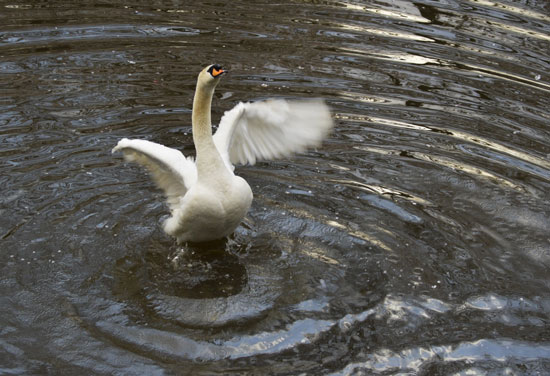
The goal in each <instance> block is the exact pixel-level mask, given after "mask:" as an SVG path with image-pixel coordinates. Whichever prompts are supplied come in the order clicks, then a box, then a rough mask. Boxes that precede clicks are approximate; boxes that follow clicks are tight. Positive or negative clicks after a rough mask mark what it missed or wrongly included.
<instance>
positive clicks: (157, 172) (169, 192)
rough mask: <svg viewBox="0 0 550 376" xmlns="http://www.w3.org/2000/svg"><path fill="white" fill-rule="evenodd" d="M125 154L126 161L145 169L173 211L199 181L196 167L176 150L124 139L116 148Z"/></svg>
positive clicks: (143, 141) (114, 149)
mask: <svg viewBox="0 0 550 376" xmlns="http://www.w3.org/2000/svg"><path fill="white" fill-rule="evenodd" d="M116 151H122V153H123V155H124V159H125V160H126V161H129V162H136V163H138V164H139V165H141V166H143V167H145V168H146V169H147V170H148V171H149V173H150V174H151V176H152V178H153V180H154V181H155V183H156V184H157V186H158V187H159V188H161V189H162V190H163V191H164V194H165V195H166V199H167V202H168V205H169V206H170V209H172V210H173V209H175V208H176V207H178V205H179V203H180V199H181V198H182V197H183V196H184V195H185V193H186V192H187V191H188V190H189V188H191V186H192V185H193V184H195V182H196V181H197V169H196V166H195V163H194V162H193V161H192V160H191V159H188V158H185V156H184V155H183V154H182V153H181V152H180V151H179V150H176V149H172V148H168V147H166V146H164V145H160V144H157V143H155V142H151V141H146V140H129V139H127V138H124V139H122V140H120V141H119V142H118V144H117V145H116V146H115V147H114V148H113V153H114V152H116Z"/></svg>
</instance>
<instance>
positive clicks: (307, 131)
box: [214, 99, 333, 165]
mask: <svg viewBox="0 0 550 376" xmlns="http://www.w3.org/2000/svg"><path fill="white" fill-rule="evenodd" d="M332 127H333V121H332V117H331V115H330V111H329V108H328V106H327V105H326V104H325V103H324V102H323V101H322V100H301V101H287V100H284V99H271V100H267V101H262V102H254V103H239V104H238V105H237V106H235V107H234V108H233V109H232V110H230V111H227V112H226V113H225V114H224V116H223V117H222V119H221V121H220V126H219V127H218V131H217V132H216V134H215V135H214V142H215V144H216V147H217V148H218V150H219V152H220V154H221V155H222V157H223V158H224V161H225V162H226V164H228V165H233V164H237V163H240V164H251V165H253V164H255V163H256V162H257V161H259V160H269V159H278V158H283V157H287V156H289V155H291V154H293V153H298V152H303V151H305V150H306V149H307V148H309V147H315V146H319V145H320V144H321V141H322V140H323V139H324V138H325V137H326V136H327V135H328V133H329V132H330V130H331V129H332Z"/></svg>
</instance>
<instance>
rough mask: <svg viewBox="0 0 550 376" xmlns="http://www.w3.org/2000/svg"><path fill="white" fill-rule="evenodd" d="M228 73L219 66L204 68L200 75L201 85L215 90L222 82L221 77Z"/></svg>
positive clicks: (213, 65)
mask: <svg viewBox="0 0 550 376" xmlns="http://www.w3.org/2000/svg"><path fill="white" fill-rule="evenodd" d="M225 73H227V71H226V70H225V69H223V68H222V67H221V65H219V64H212V65H209V66H207V67H206V68H204V69H203V70H202V71H201V73H200V74H199V83H200V84H202V85H204V86H206V87H211V88H214V87H216V85H217V84H218V82H219V81H220V77H221V76H223V75H224V74H225Z"/></svg>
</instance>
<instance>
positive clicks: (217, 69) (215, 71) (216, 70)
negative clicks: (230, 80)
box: [208, 64, 226, 78]
mask: <svg viewBox="0 0 550 376" xmlns="http://www.w3.org/2000/svg"><path fill="white" fill-rule="evenodd" d="M225 72H226V71H225V70H224V69H223V68H222V67H221V66H220V65H218V64H214V65H212V66H211V67H210V69H208V73H210V74H211V75H212V77H214V78H215V77H218V76H220V75H222V74H224V73H225Z"/></svg>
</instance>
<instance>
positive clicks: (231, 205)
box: [113, 64, 333, 243]
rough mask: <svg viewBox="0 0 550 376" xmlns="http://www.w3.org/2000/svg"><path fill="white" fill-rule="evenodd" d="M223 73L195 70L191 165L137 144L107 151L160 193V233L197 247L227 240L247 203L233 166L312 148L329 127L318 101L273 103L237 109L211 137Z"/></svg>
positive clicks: (164, 150) (175, 154)
mask: <svg viewBox="0 0 550 376" xmlns="http://www.w3.org/2000/svg"><path fill="white" fill-rule="evenodd" d="M224 73H226V71H224V70H223V68H222V67H221V66H219V65H217V64H214V65H210V66H208V67H206V68H205V69H203V70H202V71H201V72H200V74H199V77H198V81H197V88H196V91H195V98H194V100H193V116H192V123H193V127H192V130H193V142H194V143H195V148H196V160H195V161H193V159H191V158H185V157H184V156H183V154H182V153H181V152H180V151H178V150H175V149H171V148H168V147H165V146H163V145H159V144H157V143H154V142H150V141H145V140H129V139H126V138H124V139H122V140H120V141H119V142H118V144H117V145H116V146H115V147H114V148H113V152H115V151H122V152H123V154H124V158H125V159H126V160H127V161H133V162H137V163H139V164H140V165H142V166H144V167H146V168H147V169H148V170H149V172H150V173H151V175H152V177H153V179H154V181H155V182H156V184H157V185H158V186H159V187H160V188H162V189H163V190H164V193H165V195H166V196H167V201H168V205H169V207H170V210H171V217H170V218H169V219H167V220H166V221H165V222H164V231H165V232H166V233H167V234H169V235H172V236H174V237H176V238H177V240H178V242H180V243H181V242H187V241H189V242H205V241H211V240H217V239H221V238H223V237H225V236H227V235H230V234H231V233H232V232H233V231H234V230H235V228H237V226H238V225H239V223H240V222H241V220H242V219H243V218H244V216H245V215H246V213H247V211H248V209H249V208H250V204H251V203H252V191H251V189H250V186H249V185H248V183H247V182H246V181H245V180H244V179H242V178H241V177H239V176H235V174H234V173H233V169H234V167H233V164H236V163H241V164H247V163H248V164H254V163H255V162H256V161H257V160H265V159H274V158H281V157H284V156H288V155H290V154H291V153H294V152H301V151H304V150H305V149H306V148H307V147H310V146H316V145H319V144H320V142H321V140H322V139H323V138H324V137H326V136H327V135H328V133H329V131H330V130H331V128H332V126H333V123H332V118H331V116H330V112H329V109H328V107H327V106H326V105H325V104H324V102H323V101H321V100H308V101H286V100H282V99H273V100H267V101H262V102H256V103H239V104H237V106H235V107H234V108H233V109H232V110H231V111H227V112H226V113H225V114H224V115H223V117H222V118H221V121H220V125H219V128H218V131H217V132H216V134H215V135H214V136H212V125H211V121H210V107H211V103H212V96H213V94H214V89H215V87H216V85H217V84H218V82H219V81H220V77H221V76H222V75H223V74H224Z"/></svg>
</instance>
